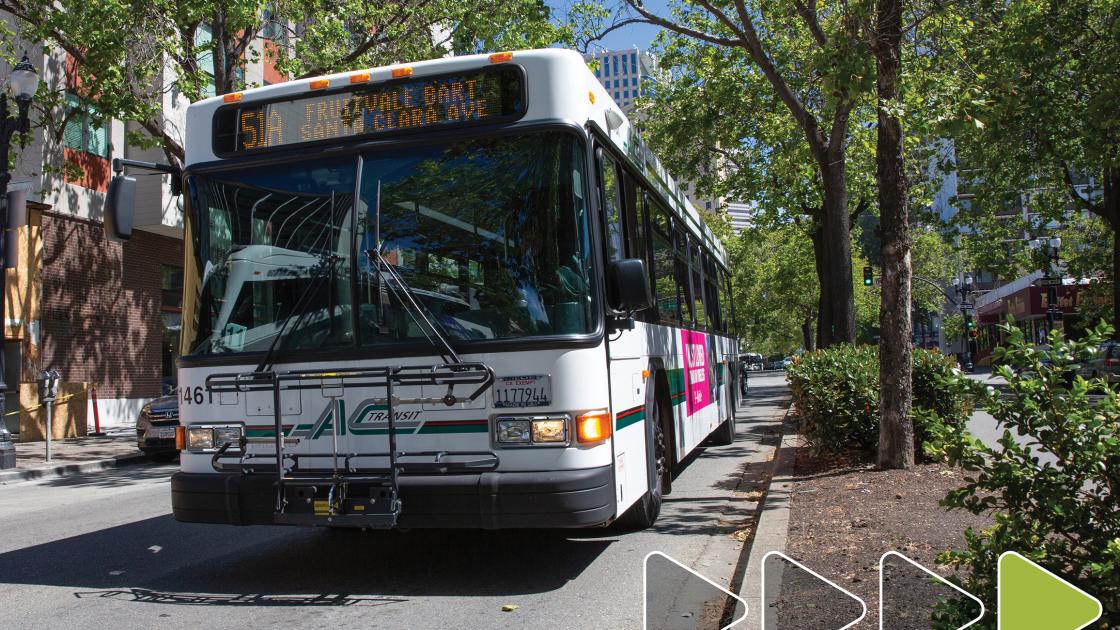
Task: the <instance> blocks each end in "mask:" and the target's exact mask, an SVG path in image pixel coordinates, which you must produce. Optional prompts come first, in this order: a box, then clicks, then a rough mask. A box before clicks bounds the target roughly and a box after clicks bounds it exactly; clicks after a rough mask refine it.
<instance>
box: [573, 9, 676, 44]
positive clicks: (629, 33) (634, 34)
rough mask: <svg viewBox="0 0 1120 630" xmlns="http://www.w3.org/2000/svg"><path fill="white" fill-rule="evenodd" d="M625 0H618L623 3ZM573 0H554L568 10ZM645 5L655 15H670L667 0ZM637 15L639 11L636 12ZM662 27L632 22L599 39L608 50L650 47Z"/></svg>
mask: <svg viewBox="0 0 1120 630" xmlns="http://www.w3.org/2000/svg"><path fill="white" fill-rule="evenodd" d="M622 1H623V0H618V2H619V3H621V2H622ZM607 2H608V3H610V4H609V6H618V5H616V4H613V3H612V2H611V0H607ZM570 4H571V2H567V1H565V0H560V1H558V2H554V3H553V6H554V7H557V8H558V9H560V10H561V11H566V9H567V7H568V6H569V5H570ZM643 4H644V6H645V7H646V8H647V9H649V10H650V11H652V12H653V13H654V14H655V15H662V16H664V15H668V13H669V9H668V7H667V6H666V0H645V2H644V3H643ZM635 15H637V13H635ZM660 30H661V29H660V27H657V26H651V25H649V24H632V25H630V26H624V27H622V28H620V29H618V30H615V31H611V33H609V34H608V35H607V36H606V37H604V38H603V39H602V40H600V41H599V44H600V45H601V46H603V48H606V49H607V50H619V49H622V48H633V47H634V46H637V47H638V48H641V49H642V50H646V49H648V48H649V45H650V42H652V41H653V38H654V37H656V36H657V32H658V31H660ZM591 50H599V48H598V47H596V46H592V47H591Z"/></svg>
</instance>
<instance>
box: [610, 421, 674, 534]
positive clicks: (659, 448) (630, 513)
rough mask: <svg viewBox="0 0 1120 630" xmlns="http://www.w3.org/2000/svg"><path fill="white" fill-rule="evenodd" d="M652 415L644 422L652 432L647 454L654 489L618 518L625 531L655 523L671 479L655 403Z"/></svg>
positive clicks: (640, 528)
mask: <svg viewBox="0 0 1120 630" xmlns="http://www.w3.org/2000/svg"><path fill="white" fill-rule="evenodd" d="M651 411H653V412H654V413H652V414H649V415H648V416H647V418H646V422H648V423H650V424H651V425H652V427H651V428H652V431H653V449H652V452H649V453H648V454H647V457H648V458H649V460H650V461H649V462H648V464H649V466H650V467H651V468H652V469H653V470H654V471H655V475H656V481H655V483H654V487H653V488H650V489H649V490H648V491H647V492H646V493H645V494H643V495H642V498H641V499H638V501H637V502H636V503H635V504H634V505H631V506H630V509H629V510H626V512H625V513H623V515H622V516H620V517H618V521H617V523H618V526H619V527H620V528H622V529H625V530H632V531H638V530H642V529H648V528H650V527H652V526H653V524H654V523H655V522H657V517H658V516H659V515H660V514H661V498H662V496H664V495H665V494H668V492H669V488H667V487H666V486H667V484H669V483H670V482H669V481H668V480H670V479H671V476H670V471H669V451H668V443H667V442H666V440H665V431H664V430H662V428H661V422H660V421H659V420H660V419H661V414H660V413H658V411H660V409H659V405H658V404H657V403H656V402H655V403H654V407H653V409H651Z"/></svg>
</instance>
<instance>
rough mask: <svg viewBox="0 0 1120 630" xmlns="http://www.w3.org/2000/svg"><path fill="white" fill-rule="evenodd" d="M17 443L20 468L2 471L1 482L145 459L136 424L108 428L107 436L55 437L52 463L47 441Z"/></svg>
mask: <svg viewBox="0 0 1120 630" xmlns="http://www.w3.org/2000/svg"><path fill="white" fill-rule="evenodd" d="M15 446H16V467H15V468H8V469H5V470H0V483H12V482H16V481H27V480H29V479H43V478H47V477H60V476H63V475H73V474H81V473H86V472H92V471H94V470H100V469H103V468H113V467H115V466H122V465H126V464H132V463H136V462H139V461H143V460H144V454H143V453H141V452H140V451H139V450H138V449H137V448H136V430H135V429H133V428H132V427H114V428H111V429H106V431H105V436H104V437H80V438H70V439H66V440H53V441H52V442H51V460H52V461H51V462H50V463H47V462H46V448H47V447H46V442H16V443H15Z"/></svg>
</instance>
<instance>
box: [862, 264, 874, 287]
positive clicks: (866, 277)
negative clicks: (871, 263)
mask: <svg viewBox="0 0 1120 630" xmlns="http://www.w3.org/2000/svg"><path fill="white" fill-rule="evenodd" d="M873 284H875V277H874V276H872V275H871V267H864V268H863V286H865V287H869V286H871V285H873Z"/></svg>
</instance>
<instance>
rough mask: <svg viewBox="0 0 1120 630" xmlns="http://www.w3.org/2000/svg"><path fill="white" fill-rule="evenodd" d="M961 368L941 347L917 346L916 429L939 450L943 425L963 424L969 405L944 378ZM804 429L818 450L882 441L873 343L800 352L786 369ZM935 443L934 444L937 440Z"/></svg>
mask: <svg viewBox="0 0 1120 630" xmlns="http://www.w3.org/2000/svg"><path fill="white" fill-rule="evenodd" d="M955 372H957V370H956V361H955V360H954V359H952V358H950V357H947V356H945V355H943V354H941V353H940V352H937V351H930V350H921V349H917V350H915V351H914V372H913V383H914V403H913V406H914V414H913V416H914V435H915V441H916V443H918V444H919V445H922V446H923V448H924V449H925V450H926V451H938V450H939V448H940V447H939V446H936V445H939V444H940V439H941V436H942V435H944V433H945V431H944V430H943V425H949V426H959V425H960V424H961V423H962V422H963V421H964V419H965V418H967V417H968V414H969V412H970V411H971V408H970V406H969V405H968V403H967V401H966V399H965V397H964V396H963V395H961V394H955V393H954V392H953V391H951V390H949V389H947V388H946V387H945V386H944V385H943V384H942V383H943V381H944V379H945V378H946V377H948V376H950V375H952V374H954V373H955ZM786 378H787V380H788V381H789V385H790V391H791V393H792V395H793V404H794V407H795V409H796V411H797V415H798V418H799V420H800V422H801V432H802V434H803V435H804V436H805V439H806V440H807V441H808V443H809V445H810V446H811V447H812V448H813V449H815V450H817V451H824V452H830V453H837V452H841V451H844V450H848V449H852V448H855V449H859V450H866V451H873V450H875V448H876V447H877V446H878V444H879V355H878V349H877V348H875V347H874V346H850V345H842V346H835V347H832V348H829V349H827V350H819V351H817V352H814V353H811V354H806V355H802V356H801V357H799V358H797V359H795V360H794V363H793V364H792V365H790V366H789V368H787V370H786ZM935 444H936V445H935Z"/></svg>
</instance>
